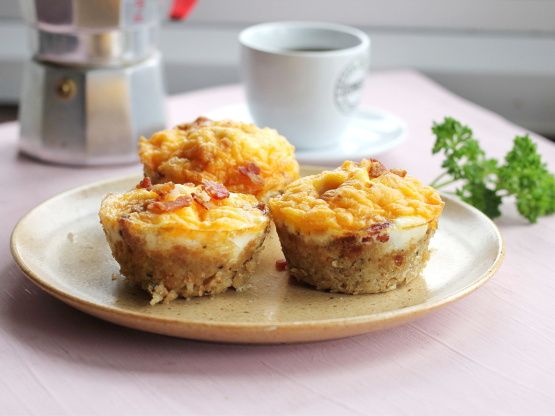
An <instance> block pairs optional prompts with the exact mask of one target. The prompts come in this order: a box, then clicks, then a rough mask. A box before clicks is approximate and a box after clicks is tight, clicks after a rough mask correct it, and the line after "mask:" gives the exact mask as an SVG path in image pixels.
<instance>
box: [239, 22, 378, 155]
mask: <svg viewBox="0 0 555 416" xmlns="http://www.w3.org/2000/svg"><path fill="white" fill-rule="evenodd" d="M239 42H240V43H241V62H242V77H243V82H244V84H245V89H246V96H247V103H248V107H249V111H250V113H251V115H252V117H253V119H254V121H255V122H256V124H258V125H259V126H260V127H272V128H275V129H277V130H278V131H279V132H280V133H281V134H283V135H284V136H285V137H287V138H288V139H289V141H290V142H291V143H293V144H294V145H295V146H296V147H297V148H298V149H314V148H320V147H327V146H332V145H334V144H337V143H338V142H339V141H340V140H341V136H342V135H343V133H344V132H345V130H346V128H347V126H348V123H349V121H350V119H351V117H352V115H353V112H354V111H355V110H356V108H357V106H358V104H359V102H360V98H361V93H362V87H363V84H364V80H365V78H366V75H367V71H368V65H369V55H370V40H369V38H368V36H366V34H364V33H363V32H362V31H360V30H358V29H354V28H351V27H348V26H342V25H337V24H332V23H319V22H274V23H263V24H259V25H255V26H251V27H249V28H247V29H245V30H243V31H242V32H241V34H240V35H239Z"/></svg>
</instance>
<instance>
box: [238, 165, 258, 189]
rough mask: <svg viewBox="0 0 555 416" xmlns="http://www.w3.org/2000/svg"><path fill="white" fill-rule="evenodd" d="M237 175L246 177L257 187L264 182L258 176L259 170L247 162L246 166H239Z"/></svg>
mask: <svg viewBox="0 0 555 416" xmlns="http://www.w3.org/2000/svg"><path fill="white" fill-rule="evenodd" d="M238 170H239V173H240V174H241V175H244V176H246V177H247V178H249V179H250V181H251V182H252V183H254V184H257V185H262V184H263V183H264V180H263V179H262V178H261V177H260V176H258V175H259V174H260V168H259V167H258V166H257V165H256V164H255V163H252V162H249V163H248V164H247V165H246V166H239V168H238Z"/></svg>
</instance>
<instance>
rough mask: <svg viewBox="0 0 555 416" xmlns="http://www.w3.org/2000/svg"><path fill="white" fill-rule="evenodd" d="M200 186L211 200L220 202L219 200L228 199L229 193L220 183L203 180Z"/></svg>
mask: <svg viewBox="0 0 555 416" xmlns="http://www.w3.org/2000/svg"><path fill="white" fill-rule="evenodd" d="M202 186H203V187H204V190H205V191H206V192H207V193H208V195H210V197H211V198H212V199H216V200H220V199H226V198H229V191H228V190H227V188H226V187H225V186H224V185H223V184H221V183H218V182H213V181H209V180H207V179H203V180H202Z"/></svg>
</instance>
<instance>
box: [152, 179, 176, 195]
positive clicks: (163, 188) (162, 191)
mask: <svg viewBox="0 0 555 416" xmlns="http://www.w3.org/2000/svg"><path fill="white" fill-rule="evenodd" d="M173 188H175V184H174V183H173V182H166V183H161V184H159V185H154V186H153V187H152V188H151V191H154V192H156V193H157V194H158V196H159V197H160V198H163V197H164V196H166V195H167V194H169V193H170V192H171V191H173Z"/></svg>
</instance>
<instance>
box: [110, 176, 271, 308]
mask: <svg viewBox="0 0 555 416" xmlns="http://www.w3.org/2000/svg"><path fill="white" fill-rule="evenodd" d="M100 222H101V223H102V226H103V228H104V233H105V234H106V238H107V240H108V243H109V244H110V248H111V250H112V254H113V256H114V258H115V259H116V260H117V262H118V263H119V265H120V271H121V273H122V274H123V275H124V276H126V277H127V279H128V280H129V281H131V282H132V283H135V284H137V285H139V286H141V287H142V288H143V289H145V290H146V291H148V293H150V295H151V296H152V300H151V302H150V303H151V304H156V303H158V302H160V301H164V302H169V301H171V300H173V299H175V298H177V297H179V296H181V297H184V298H189V297H193V296H203V295H214V294H217V293H220V292H223V291H225V290H226V289H227V288H229V287H233V288H235V289H238V290H241V289H243V288H245V286H246V285H247V283H248V279H249V277H250V275H251V274H252V273H253V271H254V268H255V266H256V261H257V257H258V254H259V252H260V251H261V248H262V244H263V242H264V239H265V237H266V235H267V233H268V230H269V224H270V219H269V216H268V213H267V210H266V208H265V207H264V206H263V205H262V204H261V203H259V201H258V200H257V199H256V198H255V197H254V196H253V195H244V194H237V193H232V192H229V191H228V190H227V189H226V188H225V187H224V186H223V185H221V184H218V183H215V182H212V181H208V180H204V181H203V182H202V184H200V185H194V184H173V183H171V182H168V183H164V184H158V185H152V183H151V182H150V179H148V178H145V179H144V180H143V181H142V182H141V183H140V184H139V185H137V188H136V189H133V190H131V191H129V192H127V193H124V194H109V195H108V196H106V198H105V199H104V200H103V201H102V204H101V208H100Z"/></svg>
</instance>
